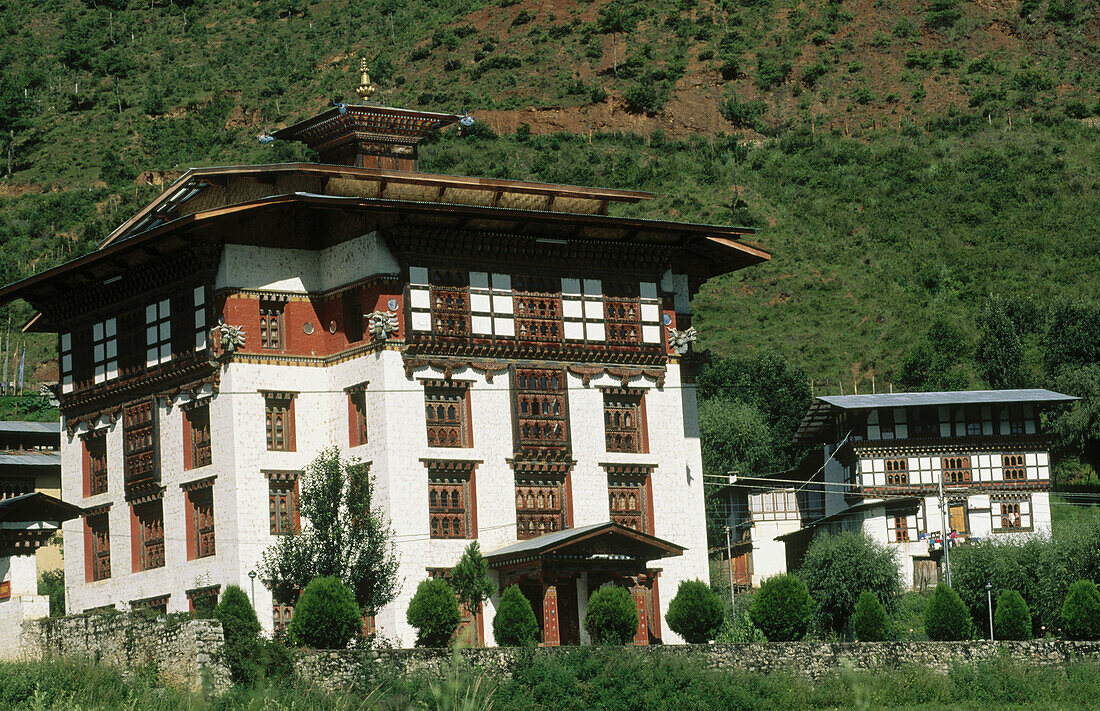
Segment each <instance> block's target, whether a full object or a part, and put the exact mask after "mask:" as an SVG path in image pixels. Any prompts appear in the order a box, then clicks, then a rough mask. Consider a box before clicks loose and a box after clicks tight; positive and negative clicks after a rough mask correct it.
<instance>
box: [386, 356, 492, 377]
mask: <svg viewBox="0 0 1100 711" xmlns="http://www.w3.org/2000/svg"><path fill="white" fill-rule="evenodd" d="M404 361H405V377H406V378H411V377H413V372H414V371H415V370H416V369H417V368H435V369H436V370H442V371H443V379H444V380H445V381H450V380H451V377H452V375H453V373H454V371H455V370H461V369H462V368H471V369H473V370H474V371H475V372H478V373H481V374H482V375H484V376H485V382H487V383H491V382H493V378H494V377H495V376H497V375H500V374H501V373H504V372H507V370H508V367H509V364H508V363H502V362H499V361H482V360H462V359H447V358H415V357H409V356H408V355H406V356H405V358H404Z"/></svg>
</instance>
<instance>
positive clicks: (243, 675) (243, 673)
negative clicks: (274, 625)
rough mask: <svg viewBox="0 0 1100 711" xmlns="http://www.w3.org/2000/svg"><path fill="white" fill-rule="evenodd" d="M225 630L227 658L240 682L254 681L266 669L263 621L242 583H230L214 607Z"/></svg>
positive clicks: (251, 682)
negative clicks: (261, 642) (262, 635)
mask: <svg viewBox="0 0 1100 711" xmlns="http://www.w3.org/2000/svg"><path fill="white" fill-rule="evenodd" d="M214 617H215V618H217V619H218V621H220V622H221V623H222V629H223V630H224V633H225V647H224V654H225V662H226V664H227V666H228V667H229V675H230V677H231V678H232V679H233V681H234V682H235V683H237V684H253V683H255V682H256V680H257V679H259V678H260V676H261V674H262V672H263V659H262V655H263V651H262V650H263V647H262V645H261V644H260V621H259V619H257V617H256V611H255V610H254V609H252V604H251V603H249V601H248V596H247V595H245V594H244V590H241V588H240V586H237V585H230V586H228V587H227V588H226V589H225V592H224V593H222V599H221V602H219V603H218V605H217V607H215V608H214Z"/></svg>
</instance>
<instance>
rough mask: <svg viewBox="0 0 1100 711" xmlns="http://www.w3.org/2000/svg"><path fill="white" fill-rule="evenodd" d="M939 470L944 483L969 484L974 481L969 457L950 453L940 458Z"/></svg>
mask: <svg viewBox="0 0 1100 711" xmlns="http://www.w3.org/2000/svg"><path fill="white" fill-rule="evenodd" d="M940 472H941V475H942V476H943V483H944V484H969V483H971V482H972V481H974V470H973V469H972V468H971V466H970V457H967V456H960V455H951V456H948V457H942V458H941V459H940Z"/></svg>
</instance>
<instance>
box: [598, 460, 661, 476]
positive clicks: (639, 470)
mask: <svg viewBox="0 0 1100 711" xmlns="http://www.w3.org/2000/svg"><path fill="white" fill-rule="evenodd" d="M600 466H601V467H603V470H604V471H605V472H607V474H608V475H609V476H630V477H645V476H649V475H650V474H652V473H653V472H655V471H657V465H656V464H609V463H602V464H600Z"/></svg>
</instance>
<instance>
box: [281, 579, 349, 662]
mask: <svg viewBox="0 0 1100 711" xmlns="http://www.w3.org/2000/svg"><path fill="white" fill-rule="evenodd" d="M362 628H363V618H362V616H361V615H360V612H359V606H358V605H356V604H355V594H354V593H352V591H351V588H349V587H348V586H347V585H345V584H344V582H343V581H342V580H340V579H339V578H333V577H328V578H314V579H313V580H311V581H310V583H309V585H306V589H305V590H303V591H302V595H301V597H299V598H298V604H297V605H295V606H294V614H293V615H292V616H291V618H290V625H289V626H288V627H287V638H288V639H289V640H290V642H291V644H297V645H300V646H303V647H313V648H314V649H344V648H345V647H347V646H348V642H350V641H351V640H352V638H353V637H355V635H357V634H358V633H359V632H360V631H361V630H362Z"/></svg>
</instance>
